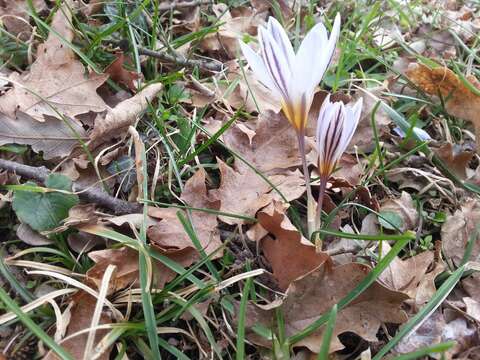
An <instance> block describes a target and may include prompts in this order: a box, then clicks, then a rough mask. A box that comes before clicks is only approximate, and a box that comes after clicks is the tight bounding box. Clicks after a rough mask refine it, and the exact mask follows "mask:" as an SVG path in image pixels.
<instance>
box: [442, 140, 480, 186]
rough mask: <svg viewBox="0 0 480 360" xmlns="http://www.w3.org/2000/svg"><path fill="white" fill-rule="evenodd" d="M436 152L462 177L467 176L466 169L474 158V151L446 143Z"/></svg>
mask: <svg viewBox="0 0 480 360" xmlns="http://www.w3.org/2000/svg"><path fill="white" fill-rule="evenodd" d="M435 152H436V154H437V155H438V157H439V158H440V159H442V160H443V162H444V163H445V164H446V165H447V166H448V167H449V168H450V169H451V170H452V171H453V173H454V174H456V175H457V176H458V177H460V178H461V179H466V178H467V172H466V169H467V168H468V163H469V162H470V160H472V158H473V152H472V151H465V150H464V149H462V147H461V146H460V145H457V144H454V145H452V144H451V143H445V144H444V145H442V146H441V147H440V148H438V149H437V150H436V151H435Z"/></svg>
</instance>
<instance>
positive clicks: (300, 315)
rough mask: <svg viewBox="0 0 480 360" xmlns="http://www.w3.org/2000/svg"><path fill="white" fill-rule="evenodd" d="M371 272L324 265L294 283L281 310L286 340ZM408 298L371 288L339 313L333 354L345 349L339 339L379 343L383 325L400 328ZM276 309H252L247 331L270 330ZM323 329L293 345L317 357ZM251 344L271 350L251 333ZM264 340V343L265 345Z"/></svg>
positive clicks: (354, 266) (357, 267) (378, 286)
mask: <svg viewBox="0 0 480 360" xmlns="http://www.w3.org/2000/svg"><path fill="white" fill-rule="evenodd" d="M369 271H370V267H369V266H367V265H363V264H357V263H350V264H345V265H340V266H337V267H334V268H332V267H331V266H329V265H328V264H327V263H324V264H323V265H321V266H320V267H319V268H317V269H316V270H314V271H312V272H310V273H309V274H307V275H306V276H304V277H303V278H300V279H298V280H296V281H294V282H293V283H292V284H291V285H290V286H289V288H288V289H287V297H286V298H285V300H284V301H283V303H282V304H281V305H279V306H281V307H282V310H283V314H284V321H285V332H286V334H285V335H286V336H292V335H293V334H296V333H298V332H299V331H301V330H303V329H304V328H305V327H307V326H308V325H310V324H311V323H312V322H313V321H315V320H316V319H317V318H318V317H320V316H321V315H322V314H325V313H326V312H327V311H329V310H330V308H331V307H332V306H333V305H334V304H336V303H338V301H339V300H340V299H342V298H343V297H344V296H346V295H347V294H348V293H349V292H350V291H351V290H352V289H353V288H354V287H355V286H356V285H358V283H359V282H360V281H362V279H364V278H365V276H366V275H367V274H368V272H369ZM407 298H408V297H407V296H406V295H404V294H402V293H399V292H395V291H392V290H389V289H387V288H386V287H384V286H383V285H381V284H380V283H378V282H376V283H374V284H372V285H371V286H370V287H369V288H368V289H367V290H366V291H365V292H363V293H362V294H361V295H360V296H359V297H358V298H357V299H356V300H355V301H353V302H352V303H351V304H350V305H349V306H347V307H346V308H344V309H342V310H341V311H339V313H338V315H337V322H336V325H335V330H334V334H333V335H334V336H333V338H332V342H331V343H330V353H331V352H334V351H337V350H340V349H342V348H343V345H342V343H341V342H340V340H339V339H338V337H337V336H338V335H339V334H342V333H344V332H347V331H349V332H354V333H356V334H358V335H359V336H361V337H362V338H364V339H365V340H367V341H377V337H376V334H377V331H378V329H379V327H380V325H381V324H383V323H394V324H400V323H403V322H405V321H406V320H407V315H406V314H405V312H404V311H403V310H402V308H401V305H402V302H403V301H404V300H405V299H407ZM274 312H275V311H274V309H268V310H265V309H261V308H259V307H256V306H254V305H250V306H249V308H248V313H247V317H246V319H247V329H251V327H252V326H253V325H254V324H256V323H261V324H263V325H264V326H266V327H269V325H270V324H271V323H270V322H271V321H273V318H274V316H275V315H274ZM322 333H323V328H322V329H320V330H318V331H316V332H314V333H313V334H312V335H310V336H308V337H306V338H305V339H303V340H301V341H299V342H298V343H296V344H294V346H305V347H307V348H308V349H309V350H310V351H312V352H314V353H318V352H319V350H320V346H321V344H322ZM248 336H249V338H250V339H251V341H253V342H255V343H259V344H260V345H264V346H270V345H269V344H267V343H265V340H264V339H261V338H259V337H258V336H257V335H255V334H254V333H252V332H250V331H249V332H248ZM262 340H263V341H262Z"/></svg>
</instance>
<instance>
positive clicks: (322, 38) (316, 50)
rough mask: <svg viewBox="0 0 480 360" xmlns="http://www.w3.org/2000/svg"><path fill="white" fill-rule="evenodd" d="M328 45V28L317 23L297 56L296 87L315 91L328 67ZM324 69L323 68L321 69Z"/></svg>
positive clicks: (301, 45) (306, 37)
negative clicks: (326, 59)
mask: <svg viewBox="0 0 480 360" xmlns="http://www.w3.org/2000/svg"><path fill="white" fill-rule="evenodd" d="M327 46H328V37H327V30H326V29H325V26H323V24H322V23H318V24H317V25H315V26H314V27H313V28H312V29H311V30H310V31H309V32H308V34H307V35H306V36H305V38H304V39H303V41H302V43H301V44H300V48H299V49H298V51H297V55H296V57H295V68H294V73H295V75H294V77H295V88H296V91H297V92H298V91H299V89H303V90H304V91H307V92H313V89H314V88H315V86H317V84H318V83H319V82H320V79H319V78H318V74H319V73H320V72H321V75H320V78H321V77H322V76H323V73H324V72H325V67H326V63H327V62H326V61H325V60H324V59H323V57H324V56H325V54H324V53H325V48H326V47H327ZM319 68H321V69H323V70H321V69H319Z"/></svg>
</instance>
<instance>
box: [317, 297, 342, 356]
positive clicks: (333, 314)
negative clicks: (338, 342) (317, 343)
mask: <svg viewBox="0 0 480 360" xmlns="http://www.w3.org/2000/svg"><path fill="white" fill-rule="evenodd" d="M337 311H338V307H337V305H336V304H335V305H334V306H333V308H332V310H331V311H330V318H329V319H328V323H327V327H326V328H325V332H324V333H323V339H322V346H321V347H320V352H319V353H318V357H317V360H328V350H330V342H331V341H332V336H333V330H334V329H335V323H336V322H337Z"/></svg>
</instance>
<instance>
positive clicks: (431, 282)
mask: <svg viewBox="0 0 480 360" xmlns="http://www.w3.org/2000/svg"><path fill="white" fill-rule="evenodd" d="M389 250H390V246H389V245H388V243H384V244H383V247H382V253H383V255H386V254H387V252H388V251H389ZM432 266H433V268H432ZM444 268H445V266H444V265H443V263H442V262H441V261H437V262H435V255H434V253H433V252H432V251H424V252H422V253H420V254H418V255H416V256H412V257H410V258H408V259H405V260H403V259H400V258H399V257H396V258H395V259H394V260H393V261H392V262H391V263H390V265H389V266H388V267H387V269H385V271H384V272H383V273H382V274H381V275H380V277H379V281H381V282H382V283H383V284H385V285H386V286H387V287H388V288H389V289H392V290H396V291H399V292H402V293H404V294H405V295H408V296H409V297H410V298H411V299H412V302H413V306H414V308H415V309H418V308H420V307H422V306H423V305H424V304H425V303H427V302H428V301H429V300H430V299H431V297H432V296H433V295H434V294H435V292H436V287H435V278H436V277H437V276H438V275H439V274H440V273H441V272H442V271H443V270H444Z"/></svg>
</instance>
